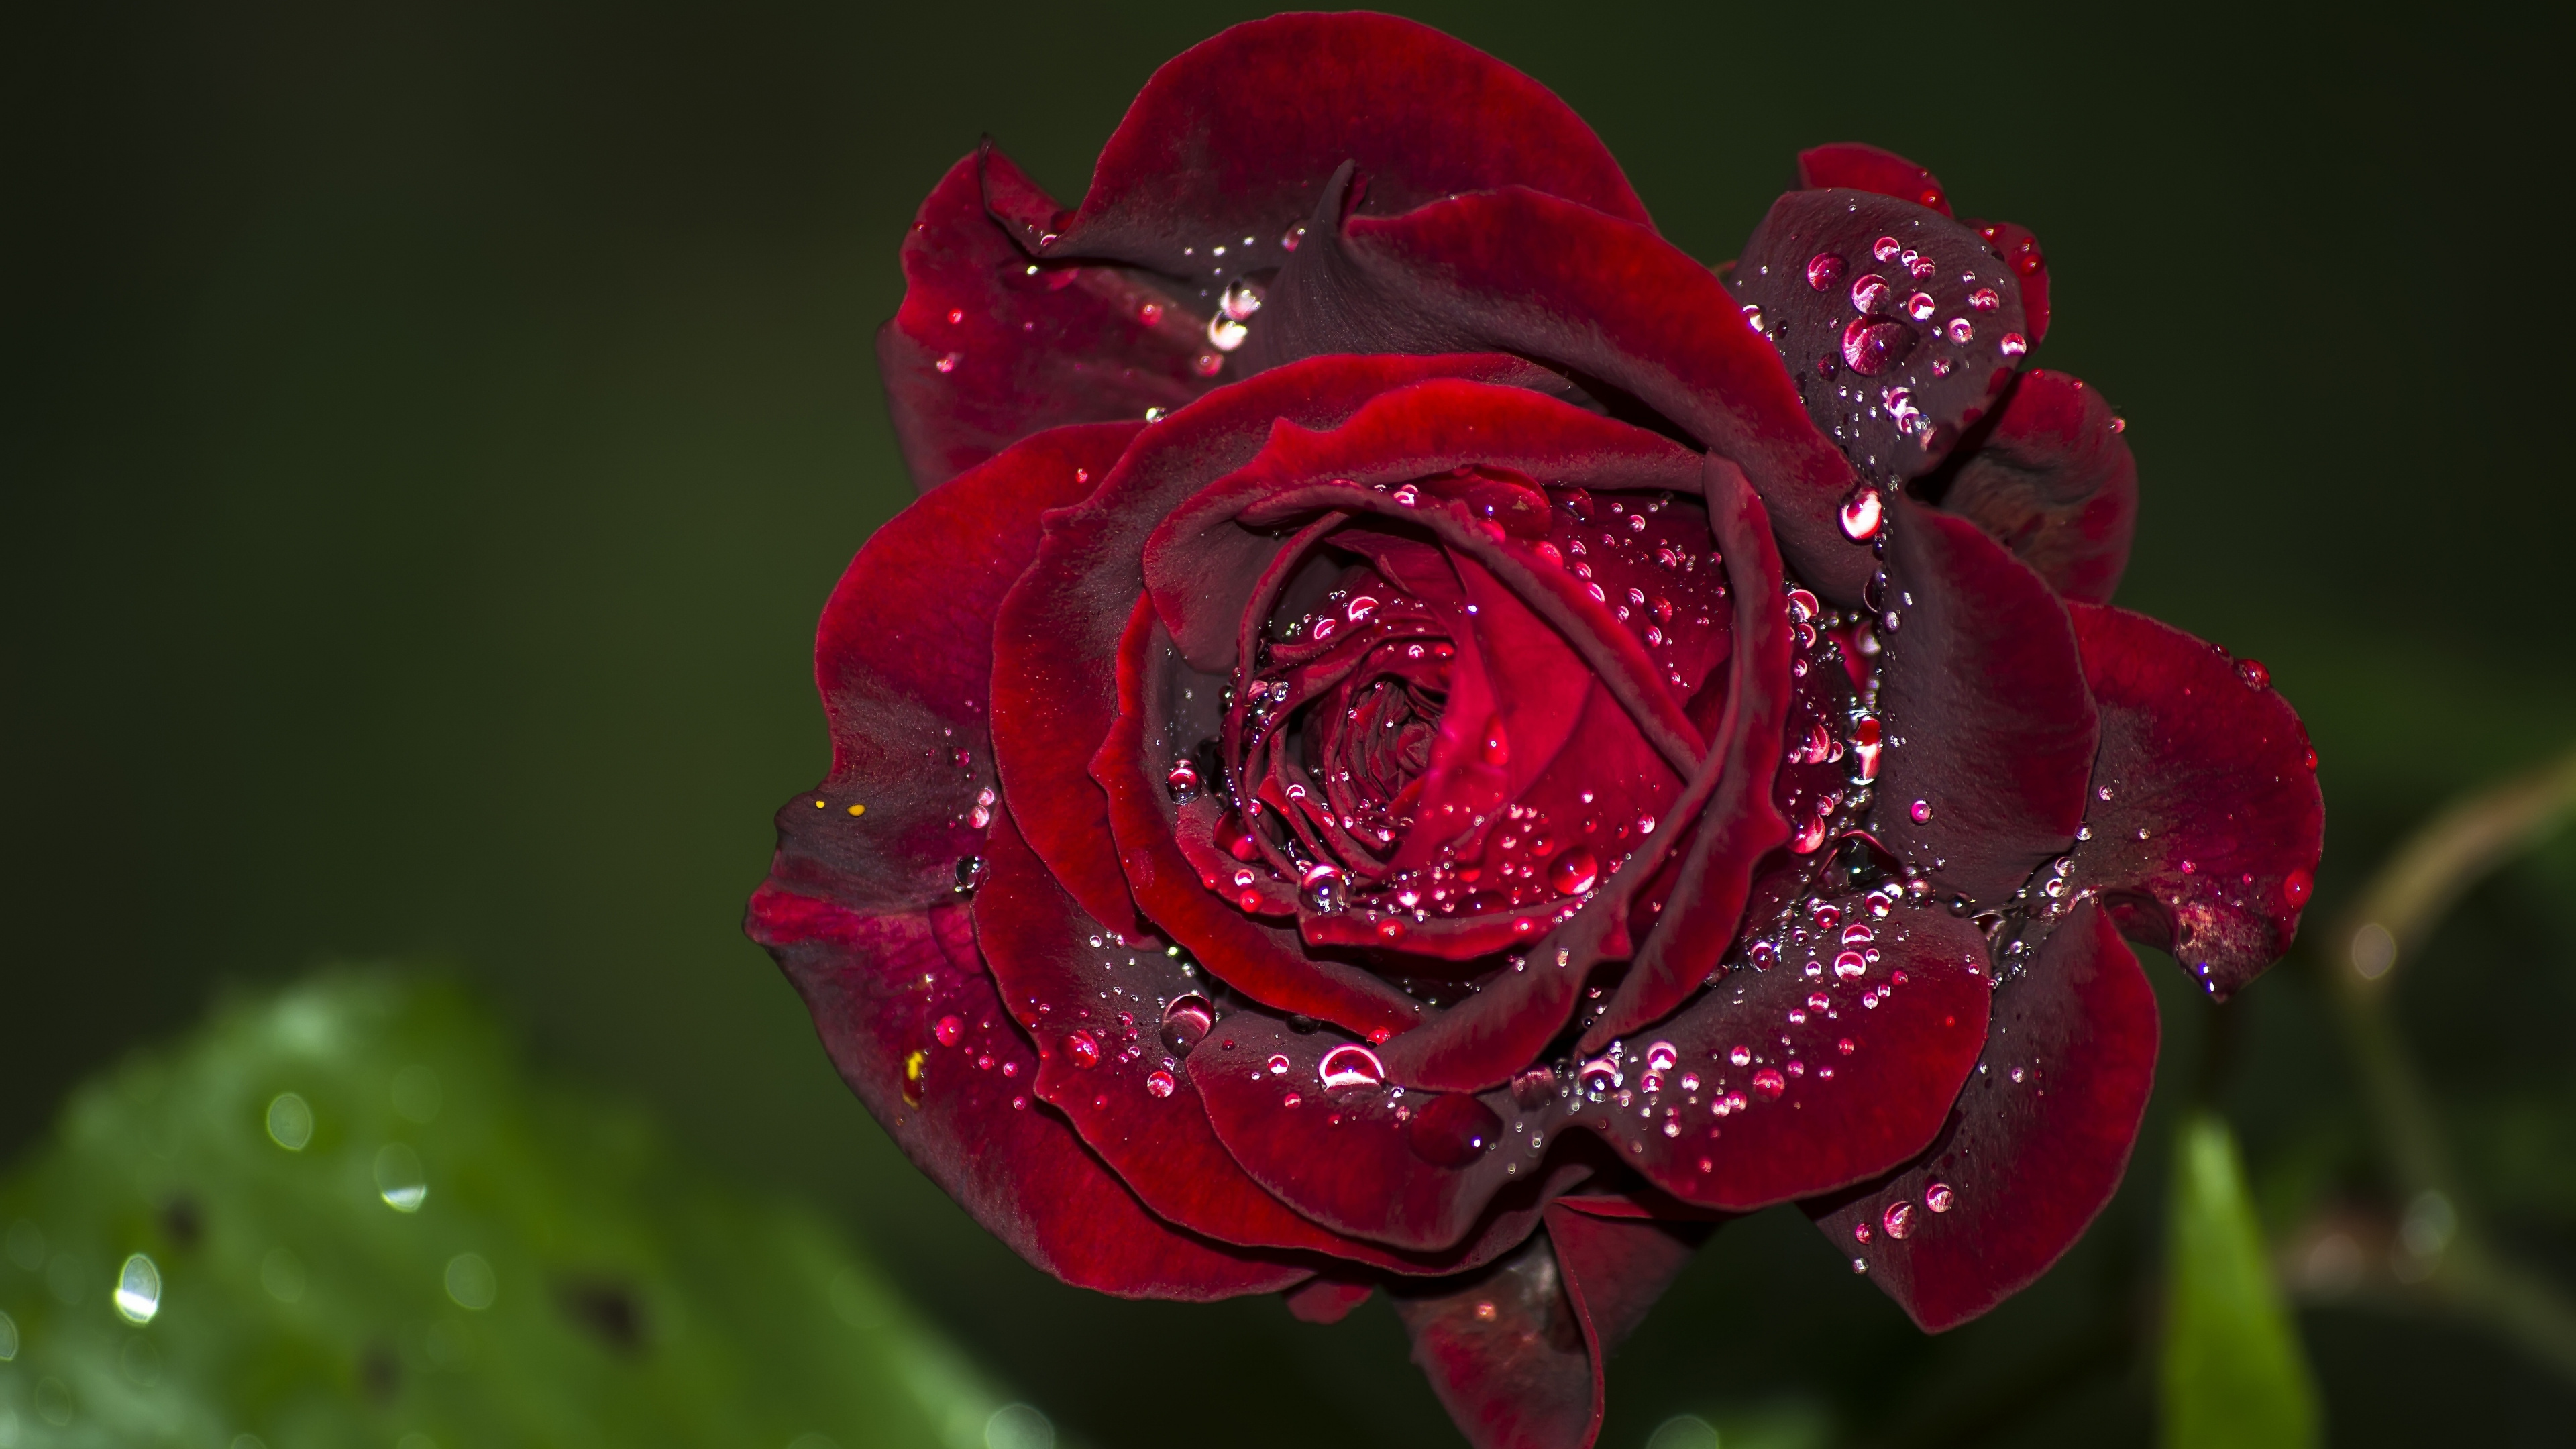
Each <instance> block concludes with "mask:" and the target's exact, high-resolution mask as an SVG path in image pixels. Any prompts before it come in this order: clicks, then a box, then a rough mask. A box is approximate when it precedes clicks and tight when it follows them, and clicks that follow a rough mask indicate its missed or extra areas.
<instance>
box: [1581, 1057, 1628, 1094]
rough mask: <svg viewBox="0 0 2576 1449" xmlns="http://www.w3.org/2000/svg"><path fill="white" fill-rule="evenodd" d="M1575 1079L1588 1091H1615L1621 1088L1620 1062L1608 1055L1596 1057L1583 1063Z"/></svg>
mask: <svg viewBox="0 0 2576 1449" xmlns="http://www.w3.org/2000/svg"><path fill="white" fill-rule="evenodd" d="M1575 1079H1576V1080H1577V1081H1578V1082H1579V1083H1581V1084H1582V1087H1583V1090H1585V1091H1587V1092H1592V1093H1595V1094H1598V1093H1602V1092H1615V1091H1617V1090H1618V1089H1619V1082H1620V1073H1619V1064H1618V1063H1617V1062H1616V1061H1613V1060H1611V1059H1610V1058H1608V1057H1594V1058H1593V1059H1592V1060H1590V1061H1588V1062H1585V1063H1584V1064H1583V1067H1582V1069H1581V1070H1580V1071H1579V1072H1577V1073H1576V1078H1575Z"/></svg>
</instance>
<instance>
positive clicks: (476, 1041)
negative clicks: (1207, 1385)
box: [0, 973, 1054, 1449]
mask: <svg viewBox="0 0 2576 1449" xmlns="http://www.w3.org/2000/svg"><path fill="white" fill-rule="evenodd" d="M0 1313H5V1315H6V1317H5V1318H0V1325H5V1326H0V1360H5V1361H0V1449H21V1446H24V1449H50V1446H60V1449H86V1446H94V1445H98V1446H103V1445H118V1446H157V1445H186V1446H190V1449H227V1446H229V1449H345V1446H352V1445H377V1446H384V1449H442V1446H444V1449H460V1446H472V1449H507V1446H522V1445H524V1446H531V1449H533V1446H539V1445H543V1446H547V1449H583V1446H593V1445H596V1446H603V1449H605V1446H612V1445H613V1446H619V1449H627V1446H654V1445H674V1446H677V1445H688V1446H744V1449H791V1446H792V1449H863V1446H871V1445H888V1446H893V1445H902V1446H907V1449H910V1446H931V1445H946V1446H949V1449H985V1446H986V1445H987V1442H988V1440H989V1441H992V1444H993V1446H994V1449H1003V1446H1002V1444H1001V1441H1003V1440H1008V1441H1009V1446H1008V1449H1045V1446H1046V1445H1048V1444H1050V1443H1052V1441H1053V1438H1054V1431H1053V1428H1052V1426H1051V1425H1049V1424H1048V1422H1047V1421H1046V1419H1045V1418H1044V1416H1043V1415H1040V1414H1039V1413H1038V1412H1037V1411H1036V1410H1034V1409H1031V1408H1029V1407H1028V1406H1026V1405H1006V1404H1004V1403H1003V1402H1002V1399H1001V1396H1000V1395H998V1394H997V1393H996V1392H995V1391H994V1390H993V1389H992V1387H991V1386H990V1385H989V1384H988V1383H987V1382H986V1381H985V1380H984V1378H983V1377H982V1376H980V1375H979V1374H978V1373H977V1372H976V1371H975V1370H974V1369H973V1368H972V1367H971V1366H969V1365H968V1364H967V1363H966V1362H964V1361H963V1360H962V1359H961V1358H959V1357H958V1355H957V1354H956V1353H955V1352H954V1351H953V1350H952V1349H950V1348H949V1347H948V1346H947V1345H946V1344H945V1343H944V1342H942V1341H941V1340H940V1339H939V1338H938V1336H937V1335H936V1334H934V1333H933V1332H931V1331H930V1330H929V1329H928V1328H927V1327H926V1326H925V1324H924V1323H923V1321H922V1320H921V1319H920V1318H918V1317H917V1316H916V1315H915V1314H914V1313H913V1312H911V1311H910V1310H909V1309H908V1308H907V1307H906V1306H905V1305H904V1304H903V1303H902V1302H900V1301H898V1300H897V1299H896V1297H895V1296H894V1294H893V1293H892V1291H891V1290H890V1289H889V1288H888V1287H887V1286H886V1284H885V1282H884V1281H883V1280H882V1279H881V1278H880V1277H879V1276H878V1275H877V1274H876V1273H874V1272H873V1271H871V1270H870V1269H869V1267H868V1266H867V1265H866V1264H865V1263H864V1262H862V1261H861V1260H859V1259H858V1258H856V1257H854V1256H853V1255H852V1253H851V1252H850V1250H849V1249H848V1248H847V1247H846V1246H845V1245H844V1244H842V1243H841V1242H839V1241H837V1240H836V1239H835V1237H834V1236H833V1234H832V1233H831V1232H829V1231H828V1230H827V1229H826V1228H825V1227H824V1226H823V1225H822V1224H820V1223H819V1222H817V1221H816V1220H815V1219H814V1218H813V1217H812V1216H811V1215H810V1214H807V1213H803V1212H800V1211H796V1210H793V1209H790V1208H786V1207H782V1206H779V1205H775V1204H770V1203H761V1202H752V1201H747V1200H745V1199H743V1198H742V1197H741V1196H739V1195H738V1194H735V1193H730V1192H727V1191H725V1190H723V1189H721V1188H719V1187H717V1186H715V1185H713V1184H712V1183H710V1182H709V1181H708V1180H707V1179H706V1177H705V1176H704V1175H703V1174H699V1173H694V1172H692V1171H691V1170H690V1169H689V1168H688V1167H687V1166H686V1165H685V1164H682V1163H680V1162H677V1161H675V1160H674V1159H673V1158H672V1157H671V1156H670V1154H669V1153H668V1152H667V1151H666V1150H665V1148H664V1147H663V1145H662V1144H661V1142H660V1141H659V1140H658V1138H657V1136H656V1134H655V1133H654V1131H653V1130H652V1129H651V1128H650V1126H649V1125H648V1124H647V1123H645V1122H644V1121H642V1120H640V1119H639V1118H638V1117H636V1116H635V1115H634V1114H632V1113H629V1112H625V1111H620V1110H615V1109H611V1108H607V1107H604V1106H602V1105H600V1104H598V1103H595V1102H591V1101H587V1100H584V1099H582V1098H580V1097H579V1096H577V1095H575V1094H572V1093H569V1092H566V1091H563V1090H561V1089H556V1088H550V1087H544V1086H540V1085H537V1084H533V1083H531V1082H529V1081H528V1080H527V1079H526V1078H525V1077H524V1076H523V1075H522V1074H521V1072H520V1071H519V1069H518V1067H517V1065H516V1063H515V1061H514V1059H513V1054H512V1052H511V1050H510V1049H509V1045H508V1043H507V1041H506V1040H505V1038H504V1036H503V1034H502V1033H501V1032H500V1031H498V1030H497V1029H496V1027H495V1025H494V1023H493V1022H492V1021H491V1020H490V1019H489V1018H488V1017H487V1016H486V1015H485V1014H484V1013H483V1012H482V1011H481V1010H480V1009H478V1008H477V1007H476V1006H475V1005H474V1004H473V1003H472V1002H470V1001H469V1000H468V999H467V998H466V997H465V996H464V995H463V993H461V992H460V991H458V990H456V989H455V988H453V987H452V986H448V985H443V984H430V983H419V982H414V981H409V980H405V979H403V978H400V977H397V976H394V975H391V974H384V973H346V974H335V975H331V976H326V977H324V978H321V979H318V980H316V981H314V982H312V983H309V984H307V985H305V986H303V987H300V988H297V989H295V990H292V991H289V992H287V993H286V994H284V995H282V996H278V997H275V998H270V999H265V1000H260V1001H256V1002H246V1003H240V1004H236V1005H234V1006H232V1007H230V1008H228V1009H225V1010H223V1011H221V1012H219V1013H218V1014H217V1016H216V1018H215V1019H214V1020H213V1021H212V1022H211V1023H210V1024H209V1025H207V1026H206V1027H204V1028H203V1029H202V1030H201V1031H200V1032H199V1033H198V1035H197V1036H196V1037H195V1038H194V1039H193V1040H190V1041H188V1042H186V1043H184V1044H182V1045H181V1046H179V1047H178V1048H176V1049H174V1050H172V1051H169V1052H166V1053H161V1054H156V1055H150V1056H144V1057H140V1058H137V1059H134V1060H132V1061H129V1062H128V1063H127V1064H126V1065H124V1066H123V1067H121V1068H119V1069H118V1070H116V1071H115V1072H113V1073H112V1074H110V1075H109V1076H108V1077H106V1078H105V1079H103V1080H100V1081H97V1082H93V1083H92V1084H90V1085H89V1086H87V1087H86V1088H84V1089H83V1090H82V1091H81V1092H79V1093H78V1094H77V1095H76V1096H75V1097H74V1099H73V1100H72V1103H71V1105H70V1107H69V1108H68V1110H67V1111H66V1113H65V1115H64V1117H63V1119H62V1121H61V1123H60V1125H59V1127H58V1129H57V1133H56V1138H55V1140H54V1142H53V1143H52V1144H51V1145H49V1146H48V1147H47V1148H45V1149H44V1150H43V1151H42V1152H40V1153H39V1154H38V1155H37V1156H36V1157H35V1159H34V1160H32V1161H30V1162H28V1163H26V1164H24V1165H23V1166H22V1168H21V1169H20V1170H19V1171H18V1172H17V1173H16V1174H15V1175H14V1176H12V1177H11V1179H10V1180H9V1181H8V1183H7V1184H6V1186H5V1187H0Z"/></svg>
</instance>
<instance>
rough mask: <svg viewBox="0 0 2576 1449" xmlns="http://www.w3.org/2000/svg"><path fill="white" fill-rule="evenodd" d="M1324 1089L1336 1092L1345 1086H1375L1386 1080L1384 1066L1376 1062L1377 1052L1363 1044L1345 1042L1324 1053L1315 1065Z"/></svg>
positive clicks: (1316, 1073) (1382, 1083)
mask: <svg viewBox="0 0 2576 1449" xmlns="http://www.w3.org/2000/svg"><path fill="white" fill-rule="evenodd" d="M1315 1075H1316V1076H1317V1077H1319V1078H1321V1079H1322V1081H1323V1083H1324V1090H1325V1091H1327V1092H1338V1091H1341V1090H1342V1089H1344V1088H1346V1087H1377V1086H1381V1085H1384V1083H1385V1082H1386V1068H1385V1067H1384V1066H1383V1065H1381V1064H1380V1063H1379V1062H1378V1059H1377V1053H1375V1052H1373V1051H1370V1050H1369V1049H1368V1048H1367V1047H1364V1046H1354V1045H1351V1044H1348V1043H1345V1044H1343V1045H1341V1046H1337V1047H1335V1048H1333V1049H1332V1050H1331V1051H1328V1052H1326V1053H1324V1060H1323V1061H1322V1062H1320V1063H1318V1064H1317V1065H1316V1067H1315Z"/></svg>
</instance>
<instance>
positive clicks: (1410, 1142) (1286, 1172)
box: [1188, 1011, 1592, 1254]
mask: <svg viewBox="0 0 2576 1449" xmlns="http://www.w3.org/2000/svg"><path fill="white" fill-rule="evenodd" d="M1212 1039H1213V1040H1214V1041H1215V1042H1216V1048H1217V1049H1216V1050H1214V1051H1208V1050H1200V1051H1196V1052H1192V1053H1191V1054H1190V1058H1189V1062H1188V1066H1189V1072H1190V1079H1191V1080H1192V1081H1193V1082H1194V1083H1196V1084H1197V1086H1198V1090H1199V1095H1200V1097H1201V1099H1202V1100H1204V1101H1205V1102H1206V1104H1207V1114H1208V1120H1209V1121H1210V1122H1212V1123H1214V1124H1215V1126H1216V1135H1217V1137H1218V1139H1219V1140H1221V1141H1222V1142H1224V1143H1225V1146H1226V1150H1227V1151H1228V1152H1230V1153H1232V1154H1233V1155H1234V1160H1235V1161H1237V1162H1239V1163H1241V1164H1242V1165H1243V1170H1244V1171H1245V1172H1247V1173H1249V1174H1251V1176H1252V1180H1253V1181H1255V1182H1257V1183H1259V1184H1261V1186H1262V1187H1263V1188H1265V1189H1267V1190H1268V1191H1269V1192H1270V1194H1271V1195H1272V1196H1274V1197H1276V1198H1278V1199H1279V1200H1280V1201H1282V1202H1285V1203H1287V1204H1288V1205H1289V1206H1290V1207H1292V1208H1295V1209H1296V1210H1297V1211H1298V1212H1300V1213H1303V1214H1305V1215H1306V1216H1307V1217H1309V1218H1312V1219H1314V1220H1315V1221H1316V1222H1318V1223H1321V1224H1322V1225H1323V1226H1325V1227H1327V1228H1329V1229H1331V1230H1332V1231H1334V1232H1336V1233H1340V1234H1343V1235H1346V1236H1349V1237H1354V1238H1364V1239H1367V1240H1369V1241H1371V1242H1377V1243H1384V1244H1386V1245H1387V1246H1389V1247H1392V1248H1396V1249H1399V1250H1401V1251H1403V1252H1406V1253H1414V1254H1429V1253H1439V1252H1444V1251H1447V1250H1449V1249H1451V1248H1453V1247H1455V1246H1456V1245H1458V1244H1459V1243H1461V1242H1464V1241H1465V1240H1466V1239H1467V1237H1468V1235H1469V1233H1470V1232H1471V1231H1473V1230H1474V1229H1476V1228H1477V1226H1478V1225H1479V1224H1480V1223H1481V1222H1482V1221H1483V1220H1484V1219H1485V1217H1486V1216H1487V1212H1488V1208H1489V1205H1491V1204H1494V1203H1495V1202H1496V1201H1497V1199H1498V1197H1499V1199H1500V1202H1501V1204H1502V1207H1503V1209H1504V1211H1506V1212H1514V1211H1519V1210H1522V1209H1525V1208H1527V1207H1532V1206H1537V1205H1541V1204H1544V1203H1545V1202H1546V1201H1547V1200H1548V1199H1550V1198H1554V1197H1559V1196H1562V1195H1563V1194H1564V1193H1565V1192H1566V1191H1567V1190H1569V1189H1570V1188H1571V1187H1572V1186H1573V1184H1574V1183H1575V1182H1578V1181H1581V1180H1582V1179H1583V1178H1585V1177H1588V1176H1589V1175H1590V1174H1591V1171H1592V1168H1591V1165H1590V1163H1589V1161H1588V1160H1580V1159H1579V1158H1578V1157H1576V1156H1560V1157H1559V1158H1557V1159H1556V1160H1553V1161H1544V1162H1543V1161H1541V1160H1539V1159H1538V1158H1537V1157H1536V1156H1534V1155H1532V1154H1529V1153H1524V1152H1521V1151H1518V1150H1516V1149H1514V1150H1506V1149H1505V1147H1504V1142H1503V1139H1504V1137H1505V1136H1506V1134H1507V1133H1509V1131H1510V1130H1511V1124H1512V1123H1513V1122H1515V1121H1523V1120H1526V1119H1527V1118H1528V1117H1529V1116H1530V1115H1532V1114H1531V1113H1529V1112H1528V1111H1527V1110H1526V1109H1523V1108H1522V1107H1520V1106H1519V1105H1518V1104H1517V1103H1515V1102H1514V1101H1513V1100H1512V1097H1511V1094H1510V1093H1508V1092H1500V1091H1497V1092H1486V1093H1482V1094H1477V1095H1474V1096H1468V1095H1466V1094H1453V1095H1447V1096H1425V1095H1422V1094H1419V1093H1403V1092H1397V1091H1394V1090H1390V1089H1389V1088H1388V1087H1387V1086H1386V1085H1384V1083H1383V1080H1382V1079H1383V1071H1384V1069H1383V1067H1382V1066H1377V1067H1373V1068H1371V1069H1369V1071H1368V1072H1363V1073H1362V1074H1361V1077H1360V1078H1350V1079H1348V1080H1349V1081H1350V1084H1349V1085H1340V1086H1330V1087H1328V1086H1327V1085H1326V1084H1327V1081H1328V1080H1332V1079H1328V1077H1327V1075H1326V1069H1327V1065H1328V1062H1329V1063H1331V1064H1333V1065H1334V1066H1335V1068H1336V1069H1337V1070H1338V1069H1343V1068H1348V1067H1350V1066H1352V1065H1354V1064H1358V1063H1367V1062H1374V1061H1376V1058H1375V1054H1374V1053H1372V1052H1370V1051H1368V1049H1367V1048H1366V1047H1364V1046H1363V1045H1362V1044H1361V1043H1358V1042H1355V1041H1352V1040H1350V1039H1349V1038H1347V1037H1344V1036H1341V1035H1339V1034H1337V1033H1334V1032H1331V1031H1309V1032H1299V1031H1297V1030H1294V1029H1293V1028H1292V1027H1291V1026H1290V1024H1289V1023H1287V1022H1286V1021H1283V1020H1281V1019H1280V1018H1278V1017H1277V1016H1275V1015H1272V1014H1271V1013H1268V1012H1264V1011H1238V1012H1235V1013H1233V1014H1231V1015H1229V1016H1228V1017H1227V1018H1226V1024H1225V1026H1224V1027H1223V1028H1222V1029H1221V1030H1220V1031H1219V1032H1218V1034H1217V1035H1216V1037H1214V1038H1212ZM1228 1042H1231V1043H1232V1045H1231V1046H1228V1045H1227V1043H1228ZM1371 1072H1373V1073H1374V1074H1375V1075H1374V1076H1371V1075H1370V1073H1371ZM1362 1078H1366V1079H1365V1080H1363V1079H1362ZM1444 1104H1445V1105H1444ZM1417 1116H1421V1117H1424V1118H1425V1119H1426V1120H1424V1121H1419V1122H1417V1121H1416V1120H1415V1119H1416V1118H1417Z"/></svg>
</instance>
